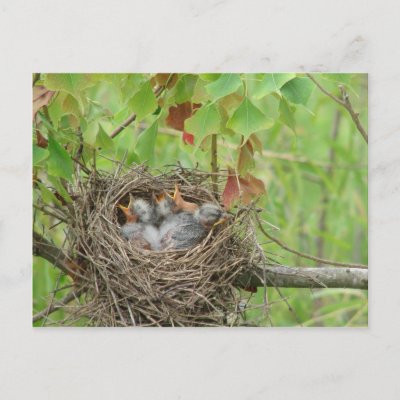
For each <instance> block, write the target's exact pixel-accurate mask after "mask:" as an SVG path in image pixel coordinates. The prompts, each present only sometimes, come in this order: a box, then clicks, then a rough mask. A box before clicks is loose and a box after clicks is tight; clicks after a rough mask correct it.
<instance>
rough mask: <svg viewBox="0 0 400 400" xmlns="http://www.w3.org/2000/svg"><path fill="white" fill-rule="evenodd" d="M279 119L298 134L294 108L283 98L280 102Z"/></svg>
mask: <svg viewBox="0 0 400 400" xmlns="http://www.w3.org/2000/svg"><path fill="white" fill-rule="evenodd" d="M279 119H280V120H281V121H282V122H283V123H284V124H285V125H287V126H288V127H289V128H290V129H292V130H293V132H294V133H296V121H295V118H294V107H291V106H290V105H289V103H288V102H287V101H286V100H285V99H284V98H282V99H281V100H280V102H279Z"/></svg>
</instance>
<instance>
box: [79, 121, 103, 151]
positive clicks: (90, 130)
mask: <svg viewBox="0 0 400 400" xmlns="http://www.w3.org/2000/svg"><path fill="white" fill-rule="evenodd" d="M98 131H99V123H98V122H97V121H96V120H95V121H91V122H89V123H88V124H87V125H86V127H85V128H84V129H82V134H83V140H84V142H85V143H87V144H89V145H90V146H95V144H96V138H97V132H98Z"/></svg>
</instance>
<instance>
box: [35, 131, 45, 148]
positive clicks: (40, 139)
mask: <svg viewBox="0 0 400 400" xmlns="http://www.w3.org/2000/svg"><path fill="white" fill-rule="evenodd" d="M36 144H37V145H38V146H39V147H41V148H43V149H47V145H48V140H47V139H46V138H45V137H44V136H43V135H42V134H41V133H40V131H39V130H37V131H36Z"/></svg>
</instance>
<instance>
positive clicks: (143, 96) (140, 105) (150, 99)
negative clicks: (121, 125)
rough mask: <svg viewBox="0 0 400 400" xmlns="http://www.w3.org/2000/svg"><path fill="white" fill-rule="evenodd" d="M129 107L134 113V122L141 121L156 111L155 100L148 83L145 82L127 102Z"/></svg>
mask: <svg viewBox="0 0 400 400" xmlns="http://www.w3.org/2000/svg"><path fill="white" fill-rule="evenodd" d="M129 106H130V107H131V108H132V110H133V111H134V112H135V113H136V121H141V120H142V119H143V118H144V117H146V116H147V115H149V114H151V113H153V112H154V111H155V110H156V109H157V107H158V104H157V99H156V96H155V95H154V93H153V89H152V87H151V85H150V81H147V82H145V83H144V84H143V85H142V86H141V88H140V90H139V91H138V92H137V93H136V94H135V95H134V96H133V97H132V98H131V99H130V100H129Z"/></svg>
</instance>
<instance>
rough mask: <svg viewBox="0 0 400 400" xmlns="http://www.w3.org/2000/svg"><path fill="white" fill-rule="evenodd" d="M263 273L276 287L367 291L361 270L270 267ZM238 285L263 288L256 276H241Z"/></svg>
mask: <svg viewBox="0 0 400 400" xmlns="http://www.w3.org/2000/svg"><path fill="white" fill-rule="evenodd" d="M260 268H261V266H260ZM265 271H266V277H267V279H268V281H270V282H271V283H272V284H273V285H274V286H276V287H287V288H347V289H368V270H366V269H361V268H332V267H319V268H313V267H285V266H280V265H272V266H267V267H265ZM260 272H261V271H260ZM239 283H240V284H241V285H242V286H256V287H264V283H263V279H260V278H259V277H258V276H256V274H254V275H252V276H242V277H241V278H240V281H239Z"/></svg>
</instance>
